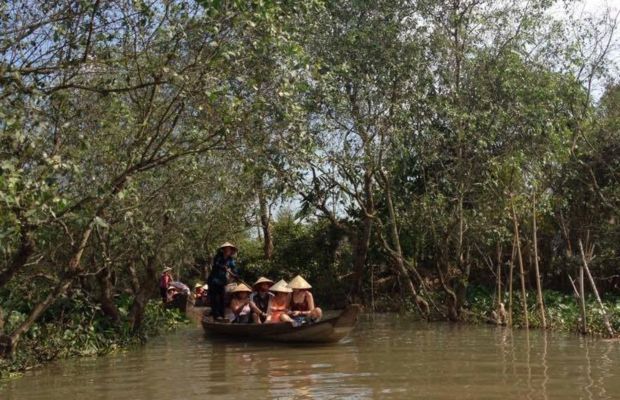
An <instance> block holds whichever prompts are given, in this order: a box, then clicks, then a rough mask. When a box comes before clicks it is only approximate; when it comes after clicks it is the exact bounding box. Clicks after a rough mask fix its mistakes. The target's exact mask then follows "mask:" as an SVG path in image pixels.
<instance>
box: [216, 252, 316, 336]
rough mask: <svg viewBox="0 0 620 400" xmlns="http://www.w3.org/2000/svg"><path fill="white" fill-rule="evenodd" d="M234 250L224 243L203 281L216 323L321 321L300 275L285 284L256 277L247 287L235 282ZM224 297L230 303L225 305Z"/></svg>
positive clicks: (237, 275)
mask: <svg viewBox="0 0 620 400" xmlns="http://www.w3.org/2000/svg"><path fill="white" fill-rule="evenodd" d="M236 252H237V248H236V247H235V246H234V245H232V244H231V243H228V242H226V243H224V244H223V245H222V246H220V249H219V251H218V253H217V254H216V256H215V257H214V260H213V266H212V269H211V274H210V275H209V279H208V280H207V283H208V286H209V300H210V301H209V302H210V305H211V316H212V317H213V319H214V320H216V321H222V322H225V321H228V322H232V323H255V324H262V323H280V322H287V323H291V324H294V325H303V324H307V323H311V322H316V321H318V320H320V319H321V317H322V316H323V313H322V311H321V309H320V308H318V307H316V306H315V304H314V297H313V296H312V293H311V292H310V289H311V288H312V286H310V284H308V282H306V280H305V279H304V278H302V277H301V276H296V277H295V278H294V279H293V280H291V281H290V282H289V283H288V284H287V283H286V281H284V280H280V281H278V282H275V283H274V281H272V280H271V279H268V278H265V277H260V278H259V279H258V280H257V281H256V282H255V283H254V284H253V285H252V288H250V287H249V286H248V285H247V284H245V283H233V284H229V283H228V282H229V280H233V281H239V280H240V279H239V271H238V269H237V267H236V264H235V260H234V255H235V253H236ZM228 294H229V295H230V301H229V302H228V301H227V299H228V297H229V296H228Z"/></svg>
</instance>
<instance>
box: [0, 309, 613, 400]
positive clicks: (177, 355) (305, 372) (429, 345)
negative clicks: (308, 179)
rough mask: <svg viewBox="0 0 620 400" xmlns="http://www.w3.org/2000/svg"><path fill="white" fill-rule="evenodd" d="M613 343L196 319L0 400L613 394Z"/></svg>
mask: <svg viewBox="0 0 620 400" xmlns="http://www.w3.org/2000/svg"><path fill="white" fill-rule="evenodd" d="M619 377H620V343H617V342H608V341H603V340H601V339H594V338H581V337H579V336H577V335H568V334H561V333H550V332H541V331H532V332H526V331H523V330H515V331H513V332H512V333H511V331H510V330H508V329H504V328H497V327H492V326H473V325H460V324H444V323H425V322H419V321H414V320H412V319H410V318H408V317H403V316H398V315H374V316H364V317H363V318H362V320H361V321H360V323H359V325H358V327H357V328H356V329H355V331H354V332H353V334H352V335H351V337H349V338H347V339H345V340H343V341H342V342H341V343H338V344H332V345H319V346H316V345H315V346H306V345H304V346H299V345H297V346H292V345H278V344H270V343H241V342H237V343H230V342H226V341H223V340H222V339H215V338H210V337H204V335H203V333H202V332H201V330H200V329H199V328H198V327H188V328H183V329H181V330H180V331H178V332H176V333H173V334H170V335H166V336H162V337H158V338H155V339H153V340H152V341H150V342H149V343H148V344H147V345H146V346H144V347H141V348H138V349H134V350H130V351H126V352H123V353H119V354H114V355H110V356H106V357H100V358H82V359H75V360H66V361H60V362H56V363H53V364H50V365H48V366H46V367H43V368H40V369H37V370H34V371H30V372H28V373H26V375H25V376H24V377H22V378H20V379H15V380H12V381H8V382H3V383H2V384H0V385H1V386H0V399H2V400H12V399H15V400H18V399H19V400H35V399H45V400H56V399H58V400H60V399H63V400H65V399H88V400H97V399H115V400H118V399H145V400H146V399H148V400H155V399H206V398H208V399H244V398H245V399H270V398H274V399H275V398H278V399H287V398H295V399H297V398H299V399H330V398H332V399H389V398H393V399H620V378H619Z"/></svg>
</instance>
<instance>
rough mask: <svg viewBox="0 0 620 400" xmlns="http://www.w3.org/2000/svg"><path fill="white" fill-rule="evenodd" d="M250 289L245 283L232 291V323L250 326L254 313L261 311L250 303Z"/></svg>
mask: <svg viewBox="0 0 620 400" xmlns="http://www.w3.org/2000/svg"><path fill="white" fill-rule="evenodd" d="M250 293H252V289H250V288H249V287H248V286H247V285H246V284H245V283H241V284H239V285H237V287H235V288H234V289H233V291H232V296H233V297H232V300H231V301H230V310H231V311H232V313H233V318H232V323H234V324H248V323H250V322H252V313H255V312H256V311H259V310H258V308H256V305H254V303H252V301H250Z"/></svg>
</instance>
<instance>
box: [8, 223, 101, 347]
mask: <svg viewBox="0 0 620 400" xmlns="http://www.w3.org/2000/svg"><path fill="white" fill-rule="evenodd" d="M93 225H94V219H93V220H91V222H90V224H89V225H88V228H86V230H85V231H84V232H83V233H82V237H81V240H80V247H79V248H78V250H77V251H76V253H75V254H74V255H73V257H71V259H70V260H69V267H68V271H67V274H66V276H65V278H63V279H62V280H61V281H60V282H59V283H58V284H57V285H56V287H55V288H54V290H52V292H51V293H50V294H48V295H47V297H46V298H45V300H43V302H41V303H39V304H37V305H36V306H35V307H34V308H33V309H32V311H31V312H30V315H29V316H28V318H26V320H25V321H24V322H22V323H21V324H20V325H19V326H18V327H17V328H16V329H15V330H14V331H13V332H11V334H10V335H9V336H4V337H2V338H0V355H2V356H4V357H6V356H9V355H11V354H12V353H13V352H14V351H15V348H16V347H17V344H18V343H19V340H20V338H21V336H22V335H23V334H24V333H25V332H27V331H28V330H29V329H30V328H31V327H32V325H33V324H34V323H35V322H36V321H37V319H39V317H40V316H41V315H42V314H43V313H44V312H45V311H46V310H47V309H48V308H49V307H50V306H51V305H52V304H53V303H54V301H56V299H57V298H58V297H60V296H61V295H63V294H64V293H65V292H66V291H67V289H69V287H70V286H71V284H72V283H73V279H74V278H75V277H76V275H77V274H78V272H79V270H80V262H81V260H82V255H83V254H84V250H85V249H86V245H87V244H88V241H89V239H90V236H91V234H92V232H93Z"/></svg>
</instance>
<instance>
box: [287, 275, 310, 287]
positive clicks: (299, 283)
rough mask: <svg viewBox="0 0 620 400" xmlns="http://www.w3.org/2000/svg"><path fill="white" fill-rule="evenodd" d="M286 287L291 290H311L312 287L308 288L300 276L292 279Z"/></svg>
mask: <svg viewBox="0 0 620 400" xmlns="http://www.w3.org/2000/svg"><path fill="white" fill-rule="evenodd" d="M288 287H290V288H291V289H312V286H310V284H309V283H308V282H307V281H306V280H305V279H304V278H302V277H301V275H297V276H296V277H294V278H293V280H292V281H290V282H289V284H288Z"/></svg>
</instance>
